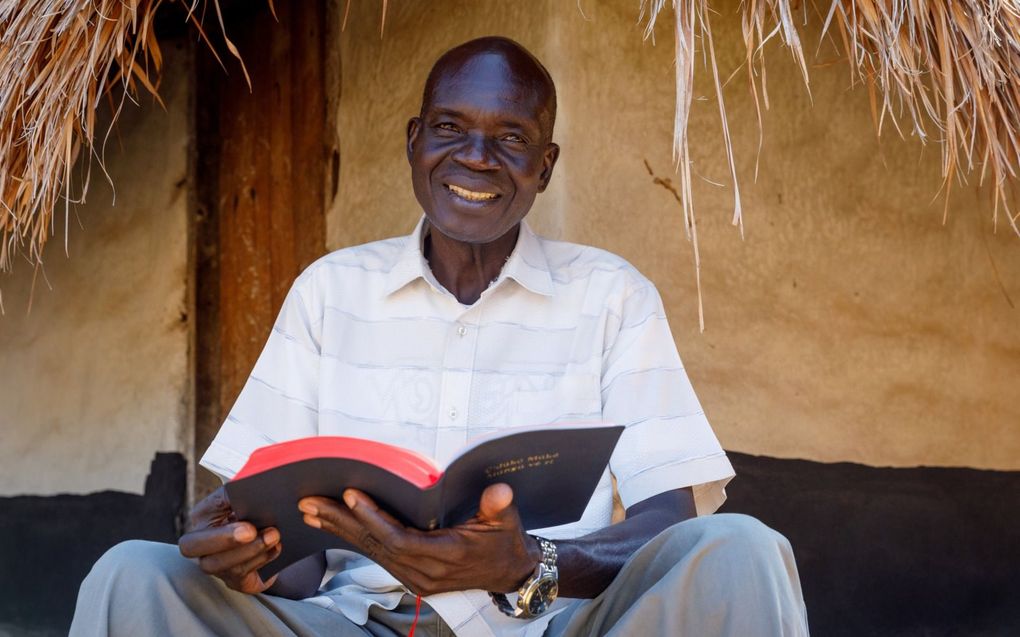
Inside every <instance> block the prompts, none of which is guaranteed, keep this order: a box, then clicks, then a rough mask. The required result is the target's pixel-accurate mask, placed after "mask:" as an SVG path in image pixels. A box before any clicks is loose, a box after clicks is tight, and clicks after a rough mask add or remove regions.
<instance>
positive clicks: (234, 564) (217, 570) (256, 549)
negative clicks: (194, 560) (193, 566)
mask: <svg viewBox="0 0 1020 637" xmlns="http://www.w3.org/2000/svg"><path fill="white" fill-rule="evenodd" d="M279 542H280V532H279V531H277V530H276V529H273V528H269V529H266V530H265V531H263V532H262V533H261V534H260V535H259V536H258V538H257V539H255V540H254V541H252V542H249V543H247V544H244V545H241V546H238V547H236V548H232V549H229V550H226V551H221V552H217V553H212V554H206V555H204V556H202V557H201V558H200V559H199V561H198V564H199V566H201V567H202V570H203V571H205V572H206V573H210V574H213V575H226V576H230V577H232V578H234V579H240V578H241V577H242V576H243V575H245V574H246V573H247V572H248V571H251V570H252V569H253V568H259V567H261V566H262V565H263V564H265V563H266V562H268V561H270V560H269V559H266V560H264V561H262V562H259V560H262V558H264V557H265V556H266V555H267V554H270V553H274V552H275V554H276V555H279V547H280V543H279ZM273 559H275V555H274V558H273ZM256 562H259V563H258V564H257V565H256V566H251V564H254V563H256Z"/></svg>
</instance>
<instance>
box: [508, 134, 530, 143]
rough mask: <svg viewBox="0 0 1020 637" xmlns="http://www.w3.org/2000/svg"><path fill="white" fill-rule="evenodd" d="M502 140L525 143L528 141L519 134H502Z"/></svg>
mask: <svg viewBox="0 0 1020 637" xmlns="http://www.w3.org/2000/svg"><path fill="white" fill-rule="evenodd" d="M503 141H505V142H510V143H511V144H527V143H528V141H527V140H526V139H524V138H523V137H521V136H520V135H514V134H510V135H504V136H503Z"/></svg>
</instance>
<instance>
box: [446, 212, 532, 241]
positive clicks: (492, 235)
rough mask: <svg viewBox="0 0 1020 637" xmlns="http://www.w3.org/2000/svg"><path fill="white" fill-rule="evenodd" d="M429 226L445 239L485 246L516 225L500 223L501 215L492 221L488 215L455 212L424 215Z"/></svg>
mask: <svg viewBox="0 0 1020 637" xmlns="http://www.w3.org/2000/svg"><path fill="white" fill-rule="evenodd" d="M426 216H427V217H428V220H429V225H430V226H431V227H432V228H433V229H434V230H437V231H439V232H441V233H442V234H443V235H444V236H445V237H447V238H450V239H453V240H455V241H459V242H461V243H470V244H477V245H481V244H486V243H492V242H493V241H496V240H497V239H499V238H500V237H502V236H503V235H505V234H506V233H507V232H509V231H511V230H513V228H514V226H516V225H517V224H516V223H514V224H510V225H509V227H507V226H506V224H505V223H502V221H503V220H502V215H499V216H497V217H496V219H495V220H494V219H493V218H492V217H490V216H488V215H479V214H477V213H475V214H470V213H461V212H457V211H449V210H446V211H442V212H433V213H431V214H427V215H426Z"/></svg>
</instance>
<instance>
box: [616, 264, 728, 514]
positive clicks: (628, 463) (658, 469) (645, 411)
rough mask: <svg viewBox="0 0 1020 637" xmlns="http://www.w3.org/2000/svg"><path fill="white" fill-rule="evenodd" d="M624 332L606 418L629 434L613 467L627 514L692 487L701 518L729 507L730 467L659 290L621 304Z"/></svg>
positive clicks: (642, 289)
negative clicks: (643, 503)
mask: <svg viewBox="0 0 1020 637" xmlns="http://www.w3.org/2000/svg"><path fill="white" fill-rule="evenodd" d="M618 322H619V329H618V330H617V331H616V333H615V335H610V336H609V337H607V340H610V339H611V340H610V342H609V344H608V346H607V347H606V349H605V352H604V355H603V367H602V405H603V409H602V415H603V418H604V419H605V420H606V421H609V422H615V423H617V424H620V425H623V426H624V427H625V429H624V432H623V435H622V436H621V437H620V442H619V443H618V444H617V447H616V450H615V451H614V452H613V456H612V459H611V460H610V470H611V471H612V472H613V475H614V476H615V477H616V481H617V488H618V490H619V494H620V499H621V501H622V502H623V506H624V507H625V508H627V507H630V506H632V505H634V504H637V503H638V502H641V501H642V500H645V499H647V498H650V497H652V496H654V495H658V494H660V493H663V492H665V491H670V490H673V489H679V488H683V487H693V490H694V497H695V503H696V506H697V511H698V514H699V515H706V514H709V513H713V512H714V511H715V510H716V509H718V508H719V506H720V505H722V503H723V501H725V499H726V491H725V486H726V484H727V483H728V482H729V481H730V479H731V478H732V477H733V475H734V473H733V467H732V466H731V465H730V462H729V460H728V459H727V457H726V453H725V452H724V451H723V449H722V447H721V446H720V444H719V441H718V439H717V438H716V436H715V433H714V432H713V431H712V428H711V426H710V425H709V423H708V420H707V419H706V418H705V412H704V411H703V410H702V408H701V404H700V403H699V402H698V397H697V396H696V395H695V394H694V388H693V387H692V386H691V382H690V380H689V379H688V378H687V372H686V371H685V370H684V367H683V364H682V363H681V362H680V355H679V353H678V352H677V349H676V344H675V343H674V341H673V336H672V334H671V333H670V330H669V324H668V323H667V321H666V314H665V311H664V309H663V306H662V300H661V299H660V298H659V293H658V292H657V291H656V289H655V287H654V286H653V285H652V284H651V283H649V282H647V281H644V282H643V285H640V286H638V287H636V288H635V289H634V290H633V291H632V292H630V293H629V294H628V295H627V296H626V297H625V299H624V300H623V301H622V308H621V312H620V317H619V320H618Z"/></svg>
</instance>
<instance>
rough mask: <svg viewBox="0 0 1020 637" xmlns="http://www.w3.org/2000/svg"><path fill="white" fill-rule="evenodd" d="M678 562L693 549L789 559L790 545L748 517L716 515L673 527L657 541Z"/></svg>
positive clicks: (777, 534) (757, 521)
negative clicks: (660, 542)
mask: <svg viewBox="0 0 1020 637" xmlns="http://www.w3.org/2000/svg"><path fill="white" fill-rule="evenodd" d="M659 539H660V540H661V541H662V542H663V544H664V546H663V549H664V550H663V552H664V553H669V554H671V555H672V556H673V557H675V559H676V560H677V561H679V560H681V559H684V557H685V556H687V555H689V553H690V552H691V551H692V550H700V551H704V552H711V553H715V554H738V555H740V556H742V557H744V558H751V559H755V558H757V559H763V558H764V559H769V558H772V559H774V558H781V559H783V560H786V559H789V558H791V557H792V554H793V550H792V549H791V547H790V542H789V541H788V540H787V539H786V538H785V537H784V536H783V535H782V534H781V533H779V532H778V531H775V530H774V529H771V528H769V527H768V526H766V525H765V524H763V523H762V522H761V521H759V520H758V519H756V518H753V517H751V516H749V515H743V514H739V513H717V514H714V515H705V516H701V517H697V518H693V519H690V520H687V521H685V522H681V523H679V524H675V525H673V526H671V527H670V528H668V529H666V530H665V531H663V532H662V537H660V538H659Z"/></svg>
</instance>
